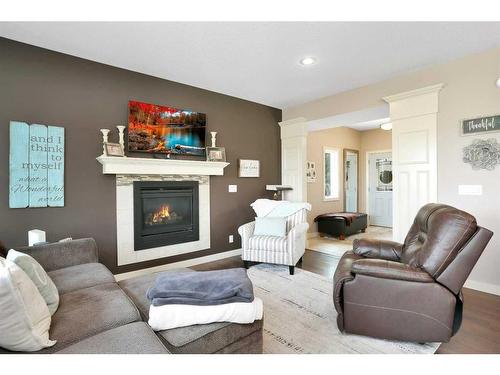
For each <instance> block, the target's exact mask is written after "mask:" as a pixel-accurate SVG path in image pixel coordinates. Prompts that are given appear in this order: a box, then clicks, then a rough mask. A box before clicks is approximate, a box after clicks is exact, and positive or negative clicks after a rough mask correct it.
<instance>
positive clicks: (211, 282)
mask: <svg viewBox="0 0 500 375" xmlns="http://www.w3.org/2000/svg"><path fill="white" fill-rule="evenodd" d="M146 296H147V297H148V299H149V301H151V303H152V304H153V305H154V306H162V305H173V304H180V305H197V306H211V305H222V304H225V303H233V302H252V301H253V298H254V296H253V285H252V282H251V281H250V279H249V278H248V276H247V272H246V270H245V269H244V268H232V269H228V270H220V271H199V272H167V273H165V274H163V275H161V276H159V277H158V278H157V279H156V282H155V285H154V286H153V287H151V288H149V289H148V291H147V294H146Z"/></svg>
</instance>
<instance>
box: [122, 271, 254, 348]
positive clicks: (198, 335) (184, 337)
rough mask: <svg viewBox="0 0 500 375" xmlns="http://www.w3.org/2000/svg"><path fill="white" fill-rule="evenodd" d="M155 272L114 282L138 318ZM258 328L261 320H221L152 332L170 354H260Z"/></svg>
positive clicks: (146, 313)
mask: <svg viewBox="0 0 500 375" xmlns="http://www.w3.org/2000/svg"><path fill="white" fill-rule="evenodd" d="M184 270H186V271H192V270H190V269H184ZM177 271H178V270H177ZM166 272H168V271H166ZM158 275H160V273H156V274H150V275H145V276H140V277H135V278H132V279H128V280H123V281H120V282H119V283H118V284H119V285H120V287H121V288H122V289H123V291H124V292H125V293H126V294H127V295H128V296H129V297H130V298H131V299H132V301H133V302H134V303H135V305H136V306H137V308H138V309H139V312H140V313H141V316H142V319H143V320H144V321H146V322H147V321H148V320H149V305H150V303H149V301H148V299H147V298H146V291H147V289H148V288H149V287H150V286H151V285H153V284H154V281H155V279H156V278H157V277H158ZM262 327H263V320H256V321H255V322H254V323H252V324H236V323H227V322H221V323H212V324H202V325H194V326H189V327H180V328H174V329H168V330H165V331H159V332H156V334H157V335H158V337H159V338H160V340H161V341H162V342H163V344H164V345H165V346H166V347H167V349H168V351H169V352H171V353H173V354H184V353H187V354H211V353H219V354H223V353H242V354H247V353H248V354H260V353H262Z"/></svg>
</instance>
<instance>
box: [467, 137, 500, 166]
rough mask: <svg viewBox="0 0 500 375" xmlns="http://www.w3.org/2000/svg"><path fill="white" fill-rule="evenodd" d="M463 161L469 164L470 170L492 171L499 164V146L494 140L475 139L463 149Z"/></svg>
mask: <svg viewBox="0 0 500 375" xmlns="http://www.w3.org/2000/svg"><path fill="white" fill-rule="evenodd" d="M463 161H464V163H469V164H470V165H471V166H472V169H475V170H477V169H486V170H488V171H492V170H493V169H495V167H496V166H497V164H500V144H499V143H498V142H497V140H496V139H495V138H489V139H475V140H474V141H473V142H472V143H471V144H470V145H468V146H465V147H464V149H463Z"/></svg>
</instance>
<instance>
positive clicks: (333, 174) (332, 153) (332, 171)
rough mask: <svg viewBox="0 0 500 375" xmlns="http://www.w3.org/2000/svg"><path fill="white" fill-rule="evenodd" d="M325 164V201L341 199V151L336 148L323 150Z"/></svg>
mask: <svg viewBox="0 0 500 375" xmlns="http://www.w3.org/2000/svg"><path fill="white" fill-rule="evenodd" d="M323 155H324V159H323V160H324V163H323V173H324V190H323V198H324V200H336V199H339V190H340V186H339V185H340V181H339V150H338V149H335V148H325V149H324V150H323Z"/></svg>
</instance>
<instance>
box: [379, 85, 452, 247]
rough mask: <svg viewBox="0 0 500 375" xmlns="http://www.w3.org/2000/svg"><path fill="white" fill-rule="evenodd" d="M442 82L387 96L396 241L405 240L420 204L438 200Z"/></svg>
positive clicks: (394, 234)
mask: <svg viewBox="0 0 500 375" xmlns="http://www.w3.org/2000/svg"><path fill="white" fill-rule="evenodd" d="M442 88H443V85H442V84H437V85H434V86H428V87H423V88H421V89H417V90H413V91H408V92H404V93H400V94H395V95H392V96H389V97H385V98H384V100H385V101H386V102H388V103H389V106H390V116H391V122H392V153H393V155H392V156H393V169H394V207H393V216H394V228H393V238H394V240H395V241H399V242H401V241H403V240H404V238H405V236H406V234H407V233H408V230H409V229H410V226H411V225H412V223H413V220H414V219H415V215H416V214H417V212H418V210H419V209H420V207H422V206H423V205H425V204H426V203H430V202H436V201H437V141H436V132H437V121H438V116H437V114H438V110H439V105H438V102H439V91H440V90H441V89H442Z"/></svg>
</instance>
